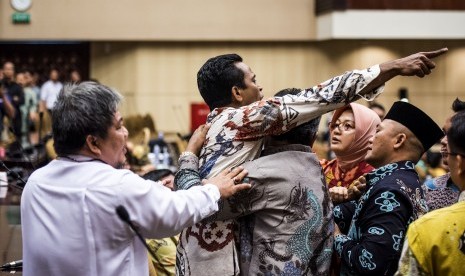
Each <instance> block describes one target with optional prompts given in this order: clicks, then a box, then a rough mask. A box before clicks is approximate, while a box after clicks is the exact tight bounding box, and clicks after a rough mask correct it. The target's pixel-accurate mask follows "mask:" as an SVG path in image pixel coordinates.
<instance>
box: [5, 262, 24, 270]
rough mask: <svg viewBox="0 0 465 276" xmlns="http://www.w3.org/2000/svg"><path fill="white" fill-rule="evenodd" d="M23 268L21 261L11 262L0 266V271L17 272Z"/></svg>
mask: <svg viewBox="0 0 465 276" xmlns="http://www.w3.org/2000/svg"><path fill="white" fill-rule="evenodd" d="M22 268H23V260H18V261H13V262H9V263H6V264H4V265H2V266H0V271H17V270H19V269H22Z"/></svg>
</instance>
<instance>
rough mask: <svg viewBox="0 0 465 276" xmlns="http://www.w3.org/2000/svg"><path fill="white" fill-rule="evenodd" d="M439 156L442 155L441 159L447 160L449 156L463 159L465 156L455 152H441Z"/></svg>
mask: <svg viewBox="0 0 465 276" xmlns="http://www.w3.org/2000/svg"><path fill="white" fill-rule="evenodd" d="M441 154H442V157H443V158H447V157H449V155H450V156H457V155H460V156H463V157H465V154H462V153H456V152H448V151H441Z"/></svg>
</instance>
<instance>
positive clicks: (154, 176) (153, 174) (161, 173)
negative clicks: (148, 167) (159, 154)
mask: <svg viewBox="0 0 465 276" xmlns="http://www.w3.org/2000/svg"><path fill="white" fill-rule="evenodd" d="M168 175H174V173H173V172H172V171H171V170H168V169H158V170H153V171H150V172H148V173H146V174H144V175H143V176H142V178H143V179H148V180H152V181H160V180H161V179H162V178H163V177H167V176H168Z"/></svg>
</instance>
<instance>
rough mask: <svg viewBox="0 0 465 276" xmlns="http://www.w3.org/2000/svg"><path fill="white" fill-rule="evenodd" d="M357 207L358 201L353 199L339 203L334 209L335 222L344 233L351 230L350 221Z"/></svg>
mask: <svg viewBox="0 0 465 276" xmlns="http://www.w3.org/2000/svg"><path fill="white" fill-rule="evenodd" d="M355 208H357V202H356V201H355V200H352V201H349V202H345V203H341V204H338V205H336V206H335V207H334V209H333V215H334V222H335V223H336V224H337V226H339V230H341V232H342V233H344V234H347V232H349V227H350V222H351V221H352V217H353V216H354V212H355Z"/></svg>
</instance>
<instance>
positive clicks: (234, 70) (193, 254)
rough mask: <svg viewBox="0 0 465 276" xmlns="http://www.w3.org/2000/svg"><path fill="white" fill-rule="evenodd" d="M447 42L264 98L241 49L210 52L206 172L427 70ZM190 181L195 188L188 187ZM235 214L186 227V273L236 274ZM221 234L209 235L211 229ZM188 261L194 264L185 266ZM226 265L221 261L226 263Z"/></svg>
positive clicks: (202, 86)
mask: <svg viewBox="0 0 465 276" xmlns="http://www.w3.org/2000/svg"><path fill="white" fill-rule="evenodd" d="M445 52H447V49H446V48H443V49H440V50H437V51H433V52H422V53H417V54H413V55H410V56H407V57H404V58H400V59H397V60H393V61H388V62H384V63H381V64H379V65H375V66H372V67H370V68H367V69H365V70H353V71H348V72H345V73H344V74H342V75H340V76H336V77H334V78H331V79H329V80H327V81H325V82H323V83H320V84H318V85H315V86H313V87H309V88H306V89H304V90H302V91H301V92H300V93H299V94H298V95H285V96H283V97H274V98H270V99H267V100H263V99H262V98H263V92H262V89H263V88H262V87H261V86H260V85H259V84H258V83H257V78H256V75H255V73H254V72H253V71H252V70H251V69H250V67H249V66H248V65H247V64H245V63H244V62H242V58H241V57H240V56H238V55H236V54H227V55H221V56H216V57H213V58H210V59H209V60H208V61H207V62H206V63H205V64H204V65H203V66H202V67H201V68H200V70H199V72H198V74H197V84H198V87H199V91H200V94H201V95H202V97H203V99H204V100H205V102H206V103H207V104H208V106H209V108H210V110H211V112H210V114H209V115H208V117H207V122H209V123H211V128H210V131H209V132H208V135H207V140H206V142H205V145H204V146H203V148H202V151H201V154H200V159H199V163H200V176H201V177H202V178H204V177H209V176H215V175H217V174H218V173H219V172H221V171H222V170H224V169H227V168H229V167H231V166H237V165H240V164H242V163H244V162H246V161H251V160H254V159H256V158H257V157H258V156H259V154H260V152H261V149H262V145H263V140H264V137H265V136H269V135H279V134H282V133H284V132H286V131H289V130H291V129H292V128H294V127H296V126H298V125H300V124H302V123H304V122H308V121H309V120H311V119H314V118H317V117H320V116H321V115H322V114H324V113H326V112H329V111H331V110H334V109H337V108H339V107H342V106H344V105H347V104H348V103H350V102H352V101H355V100H358V99H359V98H365V99H373V98H374V97H376V96H377V95H378V94H379V93H381V90H382V89H383V86H384V83H385V82H386V81H388V80H390V79H392V78H394V77H396V76H400V75H403V76H419V77H424V76H425V75H428V74H430V73H431V70H432V69H433V68H434V67H435V66H436V65H435V63H434V62H433V61H432V60H431V59H432V58H435V57H437V56H439V55H442V54H444V53H445ZM184 188H188V187H184ZM235 226H236V225H235V221H233V220H227V221H215V222H214V223H213V224H203V223H199V224H196V225H194V226H192V227H188V228H186V229H185V230H183V231H182V233H181V235H180V238H179V245H178V248H177V250H178V251H177V257H178V260H179V262H178V261H177V262H176V267H177V269H178V271H179V274H180V275H237V274H238V273H239V265H238V264H239V260H238V259H237V256H238V253H237V250H236V247H235V240H234V234H233V229H234V227H235ZM213 228H214V229H215V231H216V232H218V233H221V235H220V236H208V237H207V236H205V235H204V233H205V229H209V230H210V229H213ZM186 264H188V266H186ZM219 264H221V265H219Z"/></svg>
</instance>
